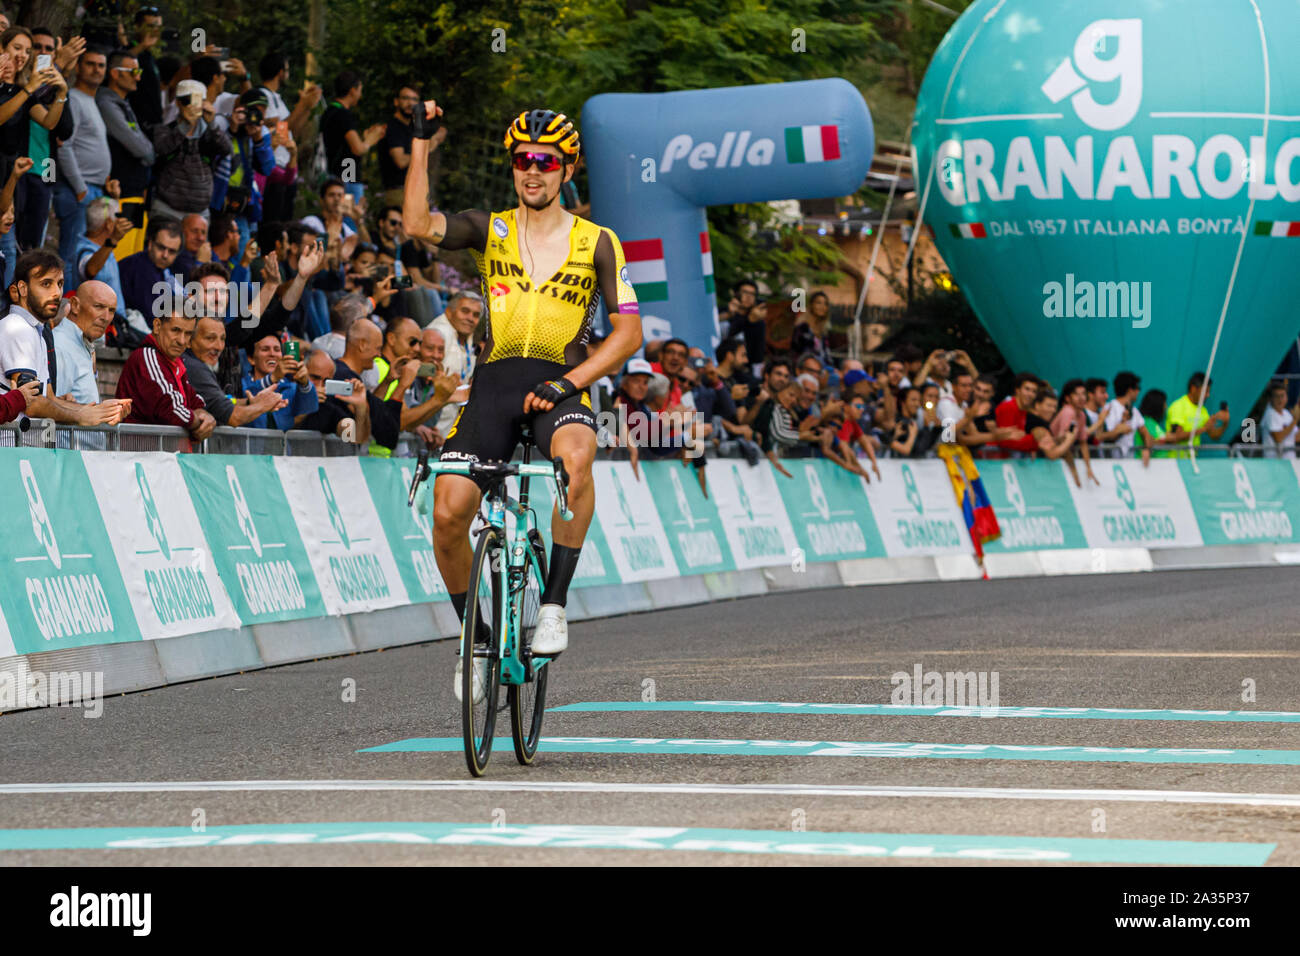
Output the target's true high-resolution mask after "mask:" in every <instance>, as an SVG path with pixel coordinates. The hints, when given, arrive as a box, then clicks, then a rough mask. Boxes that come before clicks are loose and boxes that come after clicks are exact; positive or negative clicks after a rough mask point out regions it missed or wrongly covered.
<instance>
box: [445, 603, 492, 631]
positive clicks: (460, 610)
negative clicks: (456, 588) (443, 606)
mask: <svg viewBox="0 0 1300 956" xmlns="http://www.w3.org/2000/svg"><path fill="white" fill-rule="evenodd" d="M468 594H469V592H468V591H461V592H460V593H459V594H451V593H448V594H447V597H448V599H450V601H451V606H452V607H453V608H455V609H456V616H457V617H458V618H460V623H461V624H462V625H463V624H464V623H465V600H466V598H467V596H468ZM476 630H477V631H478V635H477V636H476V637H475V639H474V643H475V644H488V643H490V642H491V637H492V635H491V632H490V631H488V629H487V625H486V624H484V623H483V618H482V617H481V616H480V617H479V619H478V627H477V628H476Z"/></svg>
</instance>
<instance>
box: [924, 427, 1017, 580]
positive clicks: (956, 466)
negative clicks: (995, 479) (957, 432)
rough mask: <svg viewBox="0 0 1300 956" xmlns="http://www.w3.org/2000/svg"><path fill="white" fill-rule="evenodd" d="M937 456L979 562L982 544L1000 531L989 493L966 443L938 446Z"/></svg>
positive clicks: (996, 536) (982, 549) (1000, 535)
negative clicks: (944, 470) (958, 506)
mask: <svg viewBox="0 0 1300 956" xmlns="http://www.w3.org/2000/svg"><path fill="white" fill-rule="evenodd" d="M939 457H940V458H942V459H943V463H944V464H945V465H947V466H948V477H949V478H950V479H951V480H952V493H953V494H954V495H956V496H957V501H958V502H959V503H960V504H961V513H962V517H964V518H965V519H966V530H967V531H969V532H970V539H971V543H972V544H974V545H975V556H976V557H977V558H979V559H980V561H981V562H982V561H983V560H984V545H985V544H987V543H988V542H990V541H996V540H997V539H998V538H1000V537H1002V530H1001V529H1000V528H999V527H998V517H997V515H995V514H994V513H993V505H991V504H990V503H989V496H988V495H987V494H985V492H984V482H982V481H980V473H979V469H977V468H976V467H975V459H973V458H971V456H970V450H969V449H967V448H966V446H964V445H956V444H943V445H940V446H939Z"/></svg>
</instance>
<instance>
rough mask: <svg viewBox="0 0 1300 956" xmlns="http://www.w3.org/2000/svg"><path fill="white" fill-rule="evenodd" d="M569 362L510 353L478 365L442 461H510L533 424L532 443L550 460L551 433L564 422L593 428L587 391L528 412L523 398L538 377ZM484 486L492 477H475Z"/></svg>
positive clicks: (542, 378) (554, 373) (566, 368)
mask: <svg viewBox="0 0 1300 956" xmlns="http://www.w3.org/2000/svg"><path fill="white" fill-rule="evenodd" d="M569 370H570V366H567V365H561V364H559V363H558V362H546V361H543V360H541V359H531V358H508V359H499V360H497V361H495V362H488V363H487V364H485V365H480V366H479V367H478V368H476V369H475V370H474V382H473V384H472V385H471V386H470V390H469V401H467V402H466V403H465V405H464V407H462V408H461V410H460V414H459V415H457V416H456V421H455V422H454V423H453V424H452V426H451V430H450V431H448V432H447V440H446V443H445V444H444V445H443V446H442V455H441V460H442V461H509V460H510V459H511V457H512V456H513V455H514V453H515V447H516V446H517V445H518V444H519V442H520V441H521V439H522V434H521V433H522V429H523V427H524V426H525V425H530V426H531V427H532V432H533V444H534V445H536V446H537V448H538V450H539V451H541V453H542V455H543V457H545V458H546V459H547V460H548V461H549V460H550V458H551V436H552V435H554V434H555V430H556V429H557V428H560V427H562V426H564V425H569V424H574V423H580V424H583V425H586V426H587V427H589V428H590V429H591V430H592V431H593V432H594V431H596V430H597V428H596V416H595V414H594V413H593V412H592V410H591V398H590V397H589V396H588V395H587V393H586V392H585V391H583V392H579V393H578V394H577V395H574V396H571V397H570V398H566V399H565V400H564V401H562V402H560V404H558V405H556V406H555V407H554V408H552V409H551V410H550V411H549V412H530V413H529V414H526V415H525V414H524V398H525V397H526V396H527V395H528V393H529V392H531V391H532V390H533V386H534V385H537V384H538V383H539V382H545V381H549V380H551V379H557V378H559V377H560V376H562V375H563V374H564V373H565V372H567V371H569ZM474 481H475V482H476V483H477V484H478V486H479V487H480V488H482V489H484V490H486V489H487V481H486V480H483V479H478V478H475V479H474Z"/></svg>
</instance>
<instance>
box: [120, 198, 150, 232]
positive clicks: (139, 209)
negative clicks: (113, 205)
mask: <svg viewBox="0 0 1300 956" xmlns="http://www.w3.org/2000/svg"><path fill="white" fill-rule="evenodd" d="M117 214H118V215H119V216H121V217H122V218H123V219H126V220H129V221H130V223H131V227H132V228H133V229H143V228H144V203H142V202H133V203H128V204H126V205H125V206H122V207H121V209H120V210H119V211H118V213H117Z"/></svg>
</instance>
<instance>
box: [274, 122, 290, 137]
mask: <svg viewBox="0 0 1300 956" xmlns="http://www.w3.org/2000/svg"><path fill="white" fill-rule="evenodd" d="M275 131H276V132H277V133H279V134H280V138H281V139H286V140H287V139H288V138H289V121H288V120H280V122H278V123H276V124H275Z"/></svg>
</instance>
